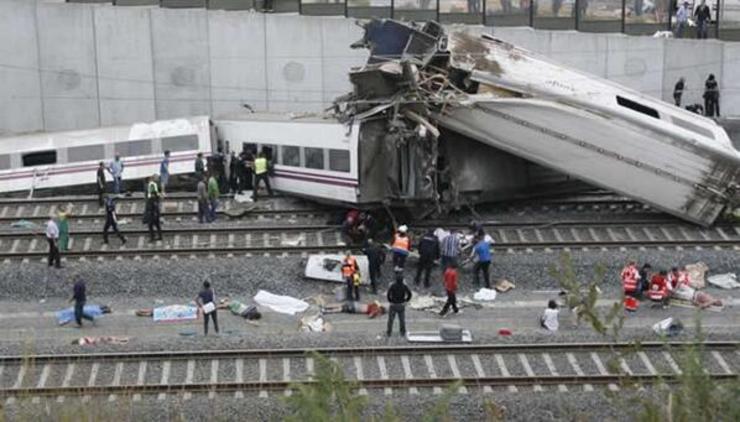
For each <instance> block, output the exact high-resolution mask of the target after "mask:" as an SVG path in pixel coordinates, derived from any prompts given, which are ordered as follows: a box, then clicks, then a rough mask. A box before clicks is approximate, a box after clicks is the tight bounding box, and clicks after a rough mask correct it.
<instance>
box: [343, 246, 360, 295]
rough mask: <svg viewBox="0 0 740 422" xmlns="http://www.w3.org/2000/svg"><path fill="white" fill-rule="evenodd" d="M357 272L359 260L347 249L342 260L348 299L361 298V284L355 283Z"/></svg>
mask: <svg viewBox="0 0 740 422" xmlns="http://www.w3.org/2000/svg"><path fill="white" fill-rule="evenodd" d="M357 272H358V268H357V260H356V259H355V257H354V256H352V253H350V252H349V251H347V254H346V255H345V257H344V260H343V261H342V277H344V282H345V283H347V300H348V301H352V300H354V301H359V300H360V286H359V284H355V274H356V273H357Z"/></svg>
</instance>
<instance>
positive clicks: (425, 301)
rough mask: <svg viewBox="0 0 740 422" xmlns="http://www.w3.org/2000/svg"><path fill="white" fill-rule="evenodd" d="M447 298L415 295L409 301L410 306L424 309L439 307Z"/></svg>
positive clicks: (420, 309) (419, 309)
mask: <svg viewBox="0 0 740 422" xmlns="http://www.w3.org/2000/svg"><path fill="white" fill-rule="evenodd" d="M445 301H447V299H441V298H435V297H433V296H429V295H414V296H412V297H411V301H409V308H411V309H416V310H417V311H423V310H426V309H432V308H439V307H440V304H441V303H444V302H445Z"/></svg>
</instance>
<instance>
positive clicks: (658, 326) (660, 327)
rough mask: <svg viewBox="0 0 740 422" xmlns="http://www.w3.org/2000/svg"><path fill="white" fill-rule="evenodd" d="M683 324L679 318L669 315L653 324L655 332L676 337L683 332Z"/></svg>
mask: <svg viewBox="0 0 740 422" xmlns="http://www.w3.org/2000/svg"><path fill="white" fill-rule="evenodd" d="M681 331H683V324H682V323H681V321H679V320H678V319H677V318H673V317H669V318H666V319H664V320H662V321H659V322H657V323H655V324H654V325H653V332H655V334H657V335H659V336H666V337H674V336H677V335H679V334H681Z"/></svg>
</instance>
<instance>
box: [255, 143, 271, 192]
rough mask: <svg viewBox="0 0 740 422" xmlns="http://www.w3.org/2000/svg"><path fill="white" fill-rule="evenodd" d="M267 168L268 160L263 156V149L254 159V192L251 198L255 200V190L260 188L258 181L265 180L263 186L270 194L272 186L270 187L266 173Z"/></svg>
mask: <svg viewBox="0 0 740 422" xmlns="http://www.w3.org/2000/svg"><path fill="white" fill-rule="evenodd" d="M268 170H269V162H268V161H267V158H266V157H265V153H264V151H262V152H260V153H259V154H258V155H257V158H256V159H255V160H254V193H253V194H252V199H254V200H255V201H256V200H257V191H258V190H259V188H260V181H264V182H265V187H266V188H267V194H268V195H270V196H272V188H270V177H269V174H268Z"/></svg>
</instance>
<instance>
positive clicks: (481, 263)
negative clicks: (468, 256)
mask: <svg viewBox="0 0 740 422" xmlns="http://www.w3.org/2000/svg"><path fill="white" fill-rule="evenodd" d="M473 256H474V257H475V266H474V267H473V280H474V282H475V285H476V286H480V279H479V278H478V277H479V274H480V273H483V285H484V286H485V287H486V289H490V288H491V274H490V272H489V271H490V268H491V243H490V242H489V241H488V240H487V239H486V236H485V234H484V235H483V236H482V237H480V238H478V239H477V242H476V243H475V246H473Z"/></svg>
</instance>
